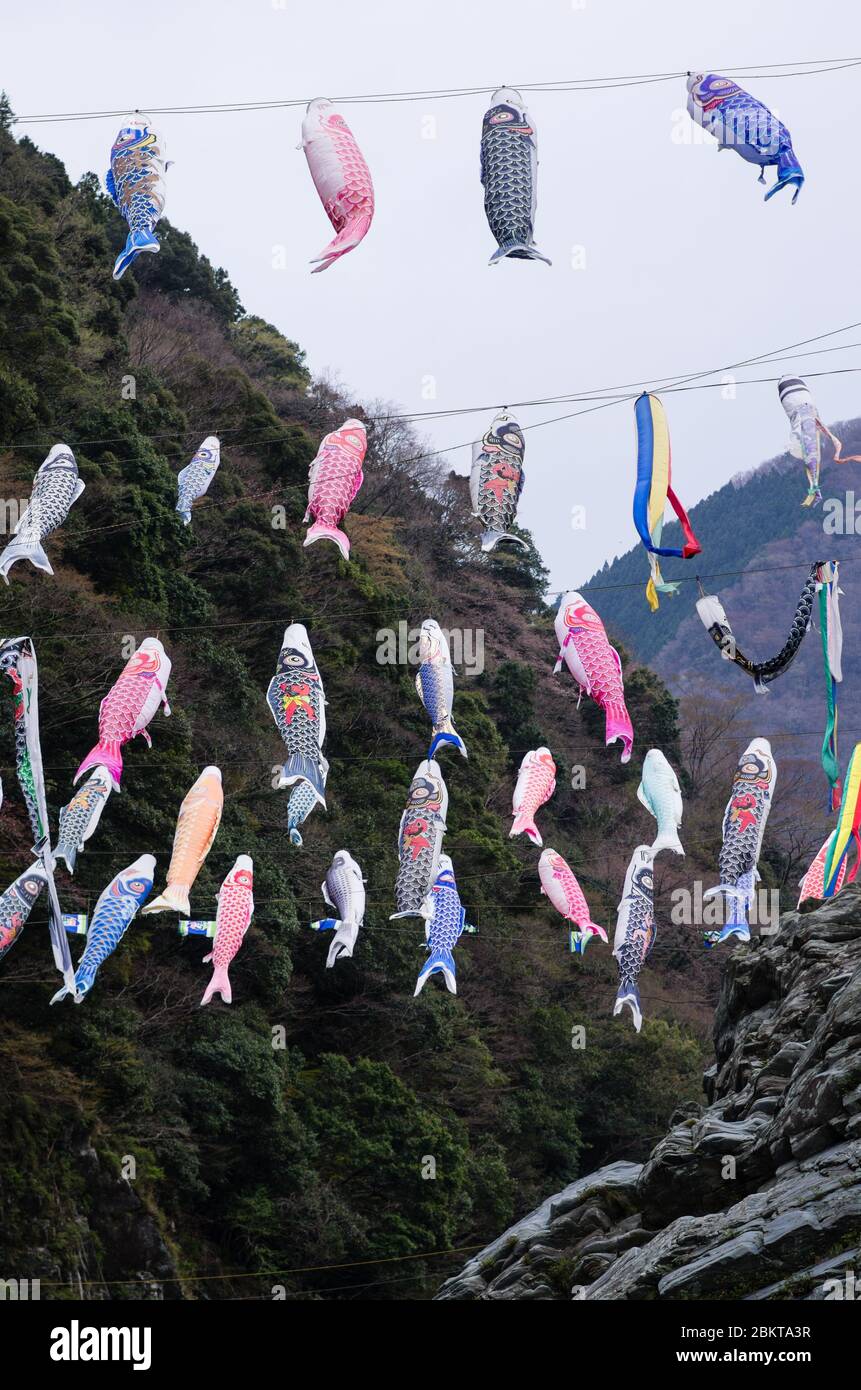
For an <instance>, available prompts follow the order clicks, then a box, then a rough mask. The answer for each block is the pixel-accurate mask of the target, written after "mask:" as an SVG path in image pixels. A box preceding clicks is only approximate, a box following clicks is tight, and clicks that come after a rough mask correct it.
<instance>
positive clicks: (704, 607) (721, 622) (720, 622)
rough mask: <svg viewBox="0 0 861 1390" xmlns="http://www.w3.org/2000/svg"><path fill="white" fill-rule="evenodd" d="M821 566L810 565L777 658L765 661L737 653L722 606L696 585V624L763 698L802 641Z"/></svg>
mask: <svg viewBox="0 0 861 1390" xmlns="http://www.w3.org/2000/svg"><path fill="white" fill-rule="evenodd" d="M822 567H823V561H821V560H817V561H816V563H815V564H813V565H811V566H810V573H809V574H808V576H807V578H806V580H805V581H804V588H803V589H802V590H801V594H800V596H799V599H798V603H797V604H796V608H795V616H794V617H793V619H792V627H791V628H790V630H789V636H788V637H787V639H786V641H785V642H784V644H783V646H782V647H781V649H780V651H779V652H778V653H777V656H773V657H770V658H769V660H768V661H751V660H750V658H749V657H747V656H745V654H744V652H742V651H740V650H739V647H738V644H737V642H736V640H735V637H734V635H733V630H732V628H731V627H730V623H729V619H728V618H727V615H726V613H725V612H724V608H723V604H722V603H721V601H720V599H719V598H718V597H717V595H716V594H706V593H704V592H703V587H702V585H701V584H700V594H701V595H702V597H701V598H699V599H697V613H698V614H699V617H700V622H701V623H702V625H703V627H704V628H705V629H706V631H707V632H708V634H709V636H710V637H711V639H712V641H713V642H714V644H715V646H716V647H718V648H719V649H720V654H721V656H722V657H723V658H724V660H725V661H734V662H735V664H736V666H740V667H741V669H742V670H743V671H746V672H747V674H748V675H749V676H750V677H751V679H752V680H753V685H754V689H755V690H756V692H757V694H758V695H765V694H766V693H767V691H768V686H769V684H770V683H771V681H773V680H777V677H778V676H782V675H783V673H784V671H788V670H789V667H790V666H791V665H792V663H793V661H794V660H795V658H796V656H797V655H798V649H799V647H800V646H801V643H802V642H803V641H804V634H805V632H806V631H807V629H808V627H809V626H810V615H811V613H812V611H813V600H814V598H815V596H816V590H817V588H818V587H819V584H820V579H819V572H820V570H821V569H822Z"/></svg>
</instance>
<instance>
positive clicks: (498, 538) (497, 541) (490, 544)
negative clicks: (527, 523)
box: [481, 531, 529, 551]
mask: <svg viewBox="0 0 861 1390" xmlns="http://www.w3.org/2000/svg"><path fill="white" fill-rule="evenodd" d="M498 545H519V546H520V548H521V550H528V549H529V546H528V545H527V544H526V541H524V540H521V539H520V537H519V536H513V535H512V534H511V533H510V532H509V531H484V532H483V533H482V537H481V548H482V550H484V551H488V550H494V549H495V548H496V546H498Z"/></svg>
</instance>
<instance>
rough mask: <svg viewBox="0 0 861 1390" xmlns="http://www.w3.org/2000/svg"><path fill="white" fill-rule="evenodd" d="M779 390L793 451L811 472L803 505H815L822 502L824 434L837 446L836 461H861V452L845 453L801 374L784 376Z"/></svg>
mask: <svg viewBox="0 0 861 1390" xmlns="http://www.w3.org/2000/svg"><path fill="white" fill-rule="evenodd" d="M777 391H778V395H779V396H780V404H781V405H782V406H783V409H784V410H785V411H786V416H787V419H788V420H789V430H790V439H789V452H790V453H791V454H792V456H793V458H797V459H801V461H802V463H803V464H804V471H805V473H806V474H807V496H806V497H805V498H804V501H803V502H802V504H801V505H802V507H812V506H815V505H816V503H817V502H821V501H822V491H821V489H820V486H819V474H820V470H821V466H822V437H823V435H824V436H825V437H826V438H828V439H830V440H831V443H832V445H833V446H834V462H835V463H861V454H844V453H843V445H842V444H841V442H840V440H839V439H838V438H837V435H836V434H832V432H831V430H830V429H829V428H828V426H827V425H825V424H823V422H822V420H821V418H820V415H819V411H818V409H817V407H816V402H815V401H814V399H813V396H812V394H811V391H810V388H809V386H808V385H807V382H806V381H804V380H803V379H802V378H801V377H800V376H782V377H781V378H780V381H779V382H778V383H777Z"/></svg>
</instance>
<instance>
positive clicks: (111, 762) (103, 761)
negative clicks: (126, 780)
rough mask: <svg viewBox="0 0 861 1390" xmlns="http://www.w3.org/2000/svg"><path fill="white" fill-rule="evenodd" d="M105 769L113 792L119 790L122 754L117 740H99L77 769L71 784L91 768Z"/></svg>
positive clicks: (121, 773)
mask: <svg viewBox="0 0 861 1390" xmlns="http://www.w3.org/2000/svg"><path fill="white" fill-rule="evenodd" d="M100 766H101V767H106V768H107V770H108V772H109V773H110V777H111V782H112V783H113V787H114V791H117V792H118V791H119V790H120V778H121V777H122V775H123V754H122V749H121V747H120V743H119V740H118V739H115V738H100V739H99V741H98V743H97V744H96V745H95V747H94V748H91V749H90V751H89V753H88V754H87V756H86V757H85V758H84V761H83V762H82V763H81V766H80V767H79V768H78V770H77V772H76V773H75V775H74V777H73V778H72V781H73V782H77V781H78V779H79V778H80V777H82V776H83V774H84V773H85V772H89V770H90V768H91V767H100Z"/></svg>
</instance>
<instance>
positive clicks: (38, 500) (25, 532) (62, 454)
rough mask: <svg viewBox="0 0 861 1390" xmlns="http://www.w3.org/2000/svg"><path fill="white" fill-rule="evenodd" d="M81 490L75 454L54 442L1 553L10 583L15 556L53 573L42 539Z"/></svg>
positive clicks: (60, 520)
mask: <svg viewBox="0 0 861 1390" xmlns="http://www.w3.org/2000/svg"><path fill="white" fill-rule="evenodd" d="M83 490H84V483H83V481H82V480H81V479H80V478H79V477H78V465H77V463H76V462H75V455H74V454H73V453H72V451H71V449H70V448H69V447H68V445H66V444H55V445H54V447H53V449H52V450H51V452H50V453H49V455H48V457H47V458H46V459H45V462H44V463H43V464H42V466H41V468H40V469H39V471H38V472H37V474H36V476H35V478H34V479H33V490H32V492H31V494H30V504H29V506H28V507H27V510H26V511H25V512H24V514H23V516H22V517H21V519H20V520H19V522H18V524H17V526H16V527H15V532H14V535H13V537H12V539H11V541H10V542H9V544H8V545H7V546H6V548H5V550H4V551H3V553H2V555H0V574H1V575H2V576H3V578H4V579H5V581H6V583H7V584H8V583H9V571H10V569H11V568H12V566H13V565H14V564H15V562H16V561H17V560H29V561H30V564H31V565H34V566H35V568H36V569H40V570H44V571H45V572H46V574H53V573H54V571H53V569H52V568H51V562H50V560H49V559H48V557H47V555H46V554H45V551H44V549H43V547H42V541H43V540H44V539H45V537H46V536H49V535H50V534H51V532H52V531H56V529H57V527H58V526H62V524H63V522H64V521H65V520H66V517H67V516H68V515H69V512H70V510H71V508H72V506H73V505H74V503H75V502H77V500H78V498H79V497H80V495H81V493H82V492H83Z"/></svg>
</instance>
